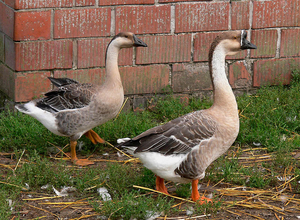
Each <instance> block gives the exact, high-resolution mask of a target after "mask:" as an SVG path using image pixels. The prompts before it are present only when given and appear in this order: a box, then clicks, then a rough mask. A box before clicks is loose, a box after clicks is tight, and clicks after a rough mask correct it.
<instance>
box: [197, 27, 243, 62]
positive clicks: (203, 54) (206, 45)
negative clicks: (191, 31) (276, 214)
mask: <svg viewBox="0 0 300 220" xmlns="http://www.w3.org/2000/svg"><path fill="white" fill-rule="evenodd" d="M219 34H220V33H213V32H211V33H198V34H196V35H195V37H194V61H208V53H209V49H210V46H211V43H212V42H213V41H214V39H215V38H216V37H217V36H218V35H219ZM246 55H247V51H242V52H239V53H238V54H236V55H234V56H227V57H226V59H228V60H233V59H244V58H245V57H246Z"/></svg>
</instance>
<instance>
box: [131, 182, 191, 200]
mask: <svg viewBox="0 0 300 220" xmlns="http://www.w3.org/2000/svg"><path fill="white" fill-rule="evenodd" d="M133 187H134V188H138V189H144V190H148V191H152V192H156V193H160V194H163V195H165V196H169V197H172V198H174V199H179V200H182V201H185V202H190V203H195V202H194V201H192V200H187V199H183V198H180V197H177V196H172V195H170V194H166V193H163V192H160V191H157V190H154V189H150V188H147V187H142V186H136V185H133Z"/></svg>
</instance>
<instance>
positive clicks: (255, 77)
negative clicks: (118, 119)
mask: <svg viewBox="0 0 300 220" xmlns="http://www.w3.org/2000/svg"><path fill="white" fill-rule="evenodd" d="M299 11H300V1H299V0H264V1H262V0H260V1H259V0H242V1H237V0H236V1H229V0H213V1H201V0H200V1H193V0H113V1H111V0H35V1H32V0H0V18H1V19H0V90H2V91H3V92H5V93H6V94H7V95H8V96H9V97H10V98H12V99H13V100H14V101H17V102H20V101H22V102H24V101H28V100H30V99H32V98H34V97H38V96H40V95H41V94H42V93H44V92H46V91H48V90H50V89H51V86H52V85H51V84H50V82H49V81H48V80H47V77H48V76H54V77H70V78H74V79H76V80H78V81H80V82H93V83H98V84H100V83H102V81H103V76H104V74H105V71H104V53H105V49H106V46H107V44H108V42H109V41H110V39H111V37H112V36H114V35H115V34H116V33H118V32H121V31H132V32H134V33H135V34H137V35H138V36H139V37H140V38H141V39H142V40H143V41H145V42H146V43H147V44H148V48H136V49H127V50H123V51H121V54H120V58H119V66H120V72H121V75H122V80H123V85H124V89H125V93H126V94H127V95H129V96H131V97H133V96H134V97H135V99H133V100H139V99H140V98H141V97H145V96H148V95H153V94H154V93H155V94H159V93H162V92H163V91H164V89H165V88H166V87H167V86H170V87H171V89H172V90H173V92H174V93H176V94H183V95H189V94H198V93H199V94H200V93H201V92H203V91H204V92H205V91H206V92H207V91H209V90H211V82H210V79H209V74H208V63H207V61H208V58H207V57H208V49H209V46H210V43H211V42H212V40H213V39H214V38H215V36H216V35H217V34H218V33H219V32H223V31H228V30H237V29H238V30H240V29H246V30H248V33H249V39H250V40H251V42H253V43H254V44H256V45H257V46H258V49H257V50H251V51H244V52H242V53H240V54H238V55H236V56H234V57H227V65H228V68H227V72H228V77H229V82H230V84H231V85H232V87H233V88H234V89H235V90H236V91H239V90H251V89H255V88H257V87H260V86H262V85H265V84H269V83H270V84H276V83H278V82H279V81H280V82H283V83H285V84H287V83H289V81H290V78H291V71H292V70H294V69H300V27H299V26H300V13H299ZM137 103H140V101H137Z"/></svg>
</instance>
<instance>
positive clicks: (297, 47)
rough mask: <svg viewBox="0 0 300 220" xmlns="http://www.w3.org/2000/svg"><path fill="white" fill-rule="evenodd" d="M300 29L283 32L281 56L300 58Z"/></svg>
mask: <svg viewBox="0 0 300 220" xmlns="http://www.w3.org/2000/svg"><path fill="white" fill-rule="evenodd" d="M299 36H300V29H286V30H282V31H281V44H280V56H281V57H289V56H300V38H299Z"/></svg>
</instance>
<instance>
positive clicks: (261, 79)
mask: <svg viewBox="0 0 300 220" xmlns="http://www.w3.org/2000/svg"><path fill="white" fill-rule="evenodd" d="M295 69H300V58H295V59H272V60H257V61H255V62H254V74H253V86H255V87H257V86H263V85H276V84H284V85H285V84H289V83H290V80H291V72H292V71H293V70H295Z"/></svg>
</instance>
